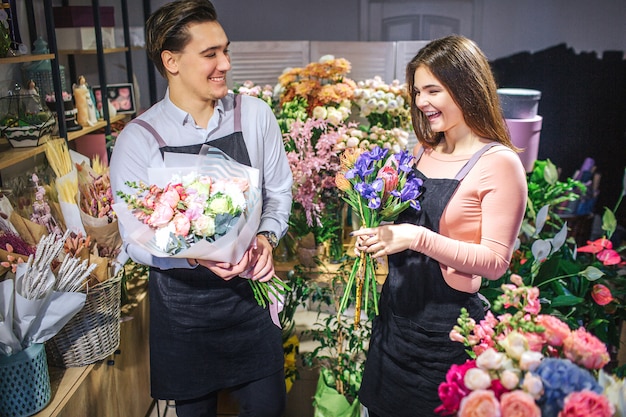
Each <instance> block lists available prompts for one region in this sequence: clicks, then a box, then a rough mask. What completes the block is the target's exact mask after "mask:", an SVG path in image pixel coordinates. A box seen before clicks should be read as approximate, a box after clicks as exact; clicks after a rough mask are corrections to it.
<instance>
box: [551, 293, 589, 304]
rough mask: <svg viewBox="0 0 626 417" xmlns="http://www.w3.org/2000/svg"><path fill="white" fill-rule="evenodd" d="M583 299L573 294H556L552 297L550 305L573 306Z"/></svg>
mask: <svg viewBox="0 0 626 417" xmlns="http://www.w3.org/2000/svg"><path fill="white" fill-rule="evenodd" d="M584 301H585V299H584V298H581V297H576V296H574V295H558V296H556V297H554V298H553V299H552V307H569V306H575V305H578V304H581V303H583V302H584Z"/></svg>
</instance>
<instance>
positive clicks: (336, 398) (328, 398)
mask: <svg viewBox="0 0 626 417" xmlns="http://www.w3.org/2000/svg"><path fill="white" fill-rule="evenodd" d="M324 374H325V372H324V369H321V370H320V377H319V379H318V380H317V388H316V389H315V396H314V397H313V406H314V408H315V412H314V414H313V416H314V417H359V416H360V415H361V403H360V402H359V400H358V399H355V400H354V401H353V402H352V404H350V403H349V402H348V399H347V398H346V397H345V396H344V395H343V394H340V393H338V392H337V390H336V389H335V388H334V387H333V386H331V385H329V384H328V382H327V381H326V379H325V378H324Z"/></svg>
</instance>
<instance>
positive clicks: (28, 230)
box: [9, 211, 48, 246]
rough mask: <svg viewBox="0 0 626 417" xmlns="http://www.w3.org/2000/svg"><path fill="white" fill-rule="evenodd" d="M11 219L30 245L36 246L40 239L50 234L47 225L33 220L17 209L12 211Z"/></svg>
mask: <svg viewBox="0 0 626 417" xmlns="http://www.w3.org/2000/svg"><path fill="white" fill-rule="evenodd" d="M9 221H10V222H11V224H12V225H13V227H15V229H16V230H17V233H18V234H19V235H20V237H21V238H22V239H23V240H24V242H26V243H28V244H29V245H32V246H36V245H37V242H39V240H40V239H41V238H42V237H43V236H45V235H47V234H48V230H47V229H46V227H45V226H42V225H40V224H37V223H35V222H32V221H30V220H28V219H26V218H24V217H22V216H20V215H19V214H17V213H16V212H15V211H13V212H12V213H11V217H9Z"/></svg>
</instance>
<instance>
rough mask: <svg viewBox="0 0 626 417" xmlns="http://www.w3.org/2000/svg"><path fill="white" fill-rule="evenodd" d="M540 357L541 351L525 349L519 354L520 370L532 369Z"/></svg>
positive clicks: (539, 360)
mask: <svg viewBox="0 0 626 417" xmlns="http://www.w3.org/2000/svg"><path fill="white" fill-rule="evenodd" d="M542 359H543V354H542V353H541V352H535V351H533V350H527V351H526V352H524V353H522V355H521V356H520V359H519V367H520V369H521V370H522V371H534V370H535V369H537V366H539V363H540V362H541V360H542Z"/></svg>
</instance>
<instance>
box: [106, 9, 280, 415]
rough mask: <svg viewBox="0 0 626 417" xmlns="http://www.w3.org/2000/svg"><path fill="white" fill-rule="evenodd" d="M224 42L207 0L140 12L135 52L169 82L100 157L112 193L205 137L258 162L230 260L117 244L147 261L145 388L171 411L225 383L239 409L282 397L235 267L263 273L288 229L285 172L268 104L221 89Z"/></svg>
mask: <svg viewBox="0 0 626 417" xmlns="http://www.w3.org/2000/svg"><path fill="white" fill-rule="evenodd" d="M228 46H229V40H228V37H227V36H226V33H225V32H224V30H223V29H222V26H221V25H220V24H219V22H218V21H217V14H216V12H215V9H214V7H213V5H212V4H211V3H210V2H209V1H207V0H178V1H174V2H172V3H168V4H165V5H164V6H162V7H161V8H160V9H158V10H156V11H155V12H154V13H153V14H152V15H151V16H150V18H149V19H148V21H147V22H146V48H147V52H148V55H149V57H150V59H151V60H152V61H153V63H154V64H155V65H156V68H157V69H158V70H159V72H160V73H161V75H163V76H164V77H165V78H166V79H167V81H168V89H167V92H166V94H165V97H164V98H163V100H161V101H160V102H158V103H156V104H155V105H154V106H152V107H151V108H150V109H149V110H147V111H146V112H145V113H143V114H142V115H140V116H139V117H138V118H137V119H135V120H134V121H133V122H131V123H129V124H128V125H127V126H126V128H125V129H124V130H123V131H122V133H121V134H120V135H119V137H118V139H117V141H116V144H115V149H114V152H113V155H112V158H111V165H110V172H111V183H112V187H113V191H114V193H117V191H123V192H125V193H131V192H132V190H131V189H129V188H128V187H127V186H126V185H125V184H124V183H125V182H126V181H136V182H139V181H143V182H144V183H149V181H148V175H147V169H148V168H149V167H152V168H154V167H162V166H164V164H163V153H164V152H178V153H186V154H191V155H197V154H198V152H199V151H200V148H201V147H202V146H203V145H204V144H208V145H210V146H213V147H217V148H219V149H221V150H222V151H223V152H225V153H226V154H228V155H229V156H230V157H232V158H233V159H235V160H236V161H238V162H240V163H243V164H246V165H249V166H252V167H254V168H258V169H259V172H260V176H261V179H262V181H261V183H262V187H263V190H262V195H263V212H262V215H261V222H260V226H259V229H258V233H259V234H258V236H257V243H256V245H253V246H252V247H251V248H250V249H248V251H247V252H246V253H245V255H244V257H243V259H242V260H241V261H240V262H239V263H238V264H232V265H231V264H225V263H219V262H210V261H203V260H199V259H198V260H196V259H173V258H158V257H154V256H151V255H150V254H148V253H147V252H146V251H144V250H142V249H141V248H139V247H138V246H136V245H133V244H126V245H125V249H126V251H127V253H128V254H129V255H130V257H131V258H132V259H133V260H135V261H137V262H139V263H142V264H146V265H150V266H151V269H150V282H149V296H150V365H151V391H152V396H153V397H154V398H158V399H168V400H175V401H176V413H177V415H178V417H191V416H193V417H199V416H203V417H204V416H215V415H216V409H217V393H218V391H219V390H222V389H225V388H228V389H230V390H231V391H232V393H233V396H234V397H235V399H237V400H238V402H239V407H240V414H239V415H240V416H242V417H244V416H252V415H254V416H267V417H278V416H280V415H281V414H282V412H283V409H284V404H285V397H286V393H285V383H284V374H283V350H282V342H281V329H280V328H278V327H277V326H275V325H274V324H273V322H272V320H271V318H270V313H269V312H268V309H264V308H262V307H260V306H259V305H258V304H257V302H256V301H255V299H254V295H253V293H252V290H251V288H250V285H249V283H248V282H246V280H245V279H243V278H241V277H240V275H241V274H242V273H244V271H245V272H246V276H250V275H251V276H252V277H254V279H259V280H260V281H267V280H269V279H271V278H272V276H273V275H274V266H273V259H272V249H273V247H275V245H276V244H277V243H278V238H279V237H280V236H282V235H283V234H284V233H285V232H286V230H287V221H288V218H289V213H290V210H291V198H292V197H291V184H292V175H291V171H290V169H289V165H288V163H287V159H286V155H285V150H284V147H283V142H282V136H281V132H280V129H279V127H278V124H277V122H276V119H275V117H274V115H273V114H272V111H271V109H270V108H269V107H268V106H267V104H266V103H264V102H263V101H261V100H259V99H257V98H254V97H249V96H234V95H232V94H229V93H228V88H227V85H226V73H227V72H228V71H229V70H230V68H231V66H230V57H229V55H228ZM114 195H115V194H114ZM122 234H123V231H122Z"/></svg>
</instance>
